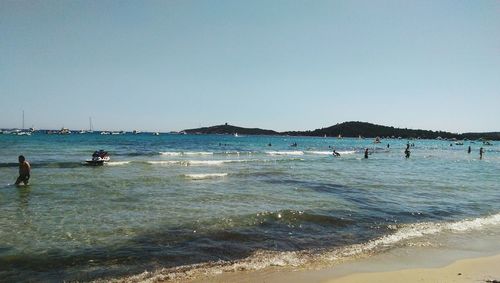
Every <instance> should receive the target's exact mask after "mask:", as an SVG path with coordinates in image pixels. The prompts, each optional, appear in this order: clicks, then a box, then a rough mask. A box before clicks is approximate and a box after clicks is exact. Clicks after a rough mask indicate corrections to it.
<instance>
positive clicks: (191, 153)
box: [183, 151, 214, 155]
mask: <svg viewBox="0 0 500 283" xmlns="http://www.w3.org/2000/svg"><path fill="white" fill-rule="evenodd" d="M183 154H184V155H213V154H214V153H213V152H208V151H186V152H183Z"/></svg>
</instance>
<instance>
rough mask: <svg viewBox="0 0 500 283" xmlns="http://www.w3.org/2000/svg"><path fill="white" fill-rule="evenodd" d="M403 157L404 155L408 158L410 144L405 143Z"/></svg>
mask: <svg viewBox="0 0 500 283" xmlns="http://www.w3.org/2000/svg"><path fill="white" fill-rule="evenodd" d="M405 157H406V158H410V144H407V145H406V149H405Z"/></svg>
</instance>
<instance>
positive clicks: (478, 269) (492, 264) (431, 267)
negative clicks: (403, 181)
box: [192, 234, 500, 283]
mask: <svg viewBox="0 0 500 283" xmlns="http://www.w3.org/2000/svg"><path fill="white" fill-rule="evenodd" d="M494 235H495V234H490V235H489V236H488V237H478V238H476V239H475V240H471V241H469V242H468V244H467V245H461V244H460V241H459V240H457V239H460V237H457V236H456V235H455V236H452V237H447V242H446V244H445V245H442V246H440V247H415V246H413V247H401V248H396V249H393V250H390V251H388V252H386V253H382V254H377V255H373V256H370V257H365V258H359V259H352V260H348V261H345V262H344V263H339V264H336V265H333V266H329V267H328V266H324V265H323V266H316V267H307V268H303V267H298V268H280V267H272V268H268V269H265V270H261V271H254V272H235V273H225V274H221V275H218V276H215V277H208V278H197V279H195V280H194V281H192V282H277V283H285V282H287V283H301V282H323V283H325V282H327V283H337V282H341V283H354V282H498V281H495V280H500V268H499V266H500V251H499V250H498V248H497V247H496V244H495V240H494V238H495V236H494ZM469 239H470V238H469ZM462 240H463V239H462ZM462 244H463V242H462Z"/></svg>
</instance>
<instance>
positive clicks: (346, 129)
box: [184, 121, 500, 140]
mask: <svg viewBox="0 0 500 283" xmlns="http://www.w3.org/2000/svg"><path fill="white" fill-rule="evenodd" d="M184 132H186V133H188V134H229V135H232V134H235V133H238V134H240V135H289V136H316V137H323V136H325V135H326V136H328V137H337V136H339V135H341V136H342V137H356V138H357V137H359V136H362V137H365V138H375V137H396V138H398V137H401V138H404V139H408V138H421V139H435V138H437V137H441V138H443V139H452V138H456V139H471V140H477V139H481V138H482V139H488V140H500V132H489V133H464V134H457V133H450V132H444V131H428V130H419V129H417V130H414V129H406V128H404V129H402V128H395V127H388V126H382V125H376V124H372V123H366V122H354V121H351V122H344V123H340V124H336V125H333V126H330V127H327V128H321V129H316V130H313V131H288V132H276V131H273V130H264V129H259V128H243V127H237V126H233V125H228V124H225V125H218V126H213V127H204V128H198V129H189V130H184Z"/></svg>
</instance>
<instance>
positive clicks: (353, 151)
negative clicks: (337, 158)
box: [337, 150, 356, 154]
mask: <svg viewBox="0 0 500 283" xmlns="http://www.w3.org/2000/svg"><path fill="white" fill-rule="evenodd" d="M337 152H338V153H339V154H354V153H356V151H355V150H344V151H337Z"/></svg>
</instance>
